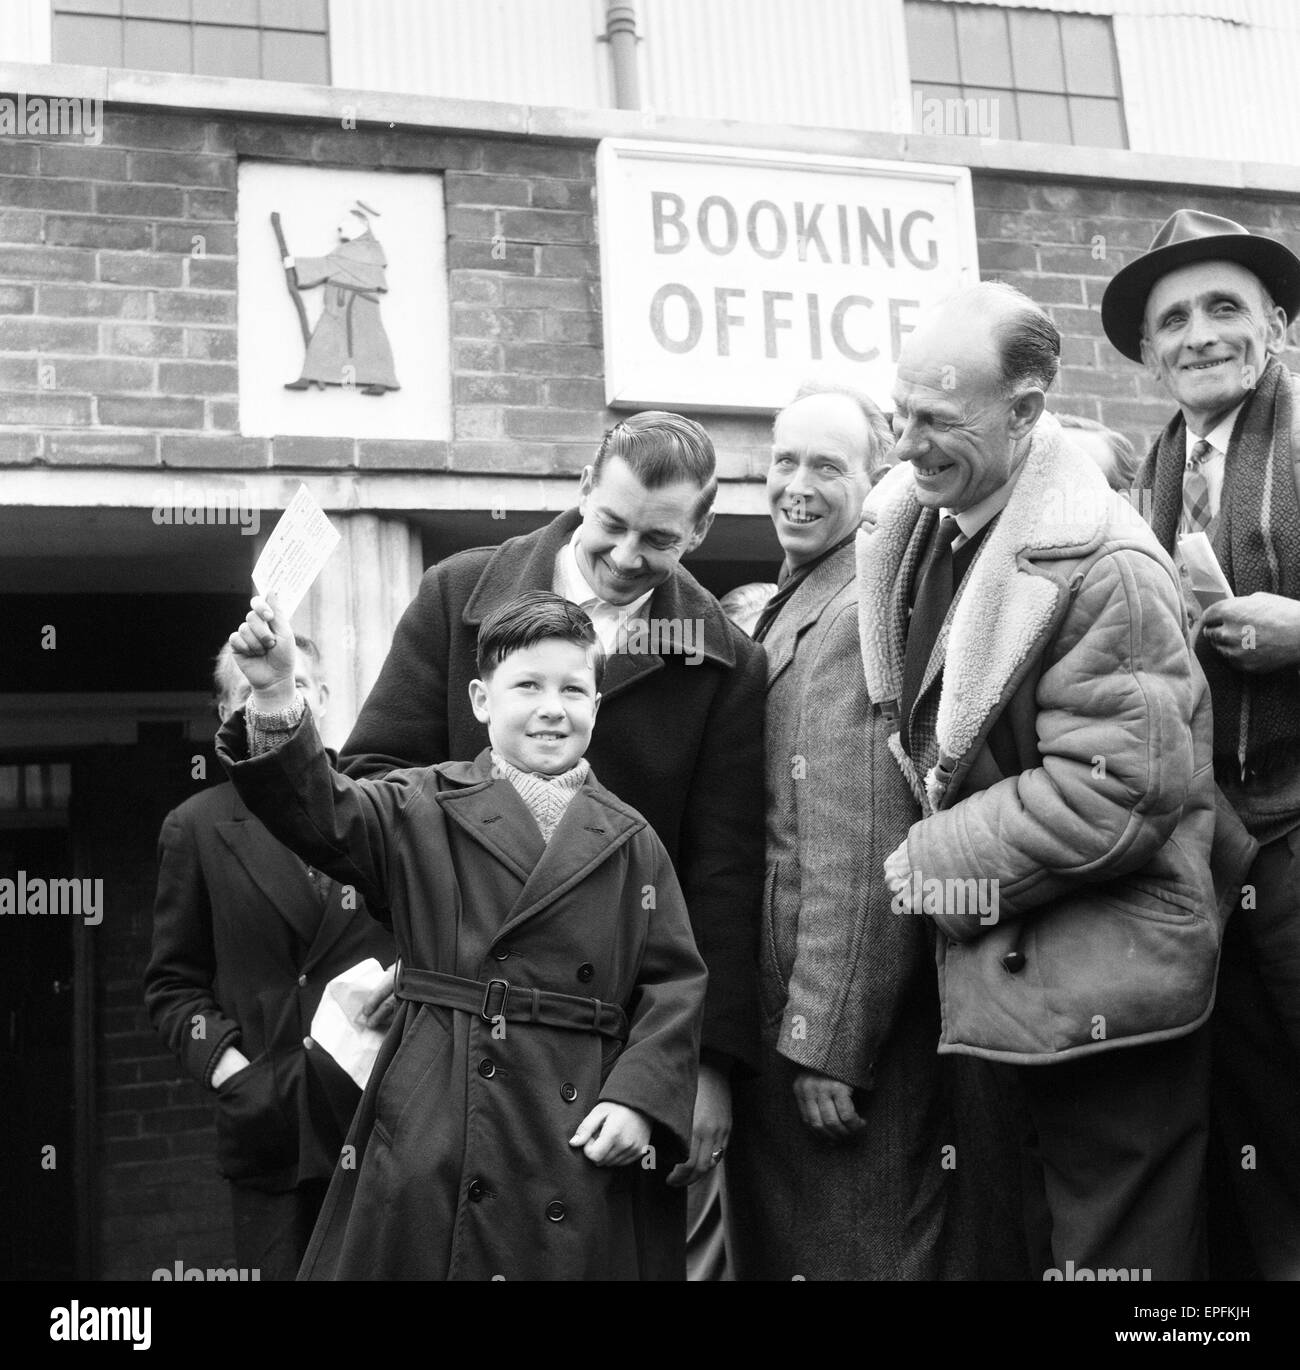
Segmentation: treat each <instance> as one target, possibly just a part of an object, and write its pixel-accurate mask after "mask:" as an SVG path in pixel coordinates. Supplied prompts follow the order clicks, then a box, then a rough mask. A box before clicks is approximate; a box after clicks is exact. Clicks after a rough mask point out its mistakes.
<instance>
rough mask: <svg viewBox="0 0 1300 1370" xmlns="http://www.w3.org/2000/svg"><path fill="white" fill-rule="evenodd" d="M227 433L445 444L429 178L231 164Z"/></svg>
mask: <svg viewBox="0 0 1300 1370" xmlns="http://www.w3.org/2000/svg"><path fill="white" fill-rule="evenodd" d="M236 247H237V252H238V258H239V260H238V280H239V334H238V338H239V427H240V431H241V432H243V433H246V434H249V435H250V436H252V435H256V436H267V437H277V436H281V435H286V436H287V435H301V436H304V437H332V438H344V439H348V438H363V439H364V438H395V439H399V440H406V441H418V442H429V441H437V440H440V439H443V440H445V439H447V438H450V436H451V357H450V348H451V340H450V332H451V328H450V319H449V309H448V300H447V227H446V210H445V207H444V201H443V185H442V177H441V176H439V175H437V174H436V173H433V172H422V171H373V170H361V169H358V168H341V167H316V166H300V165H294V164H286V163H282V162H281V163H276V162H257V161H252V160H249V161H245V162H241V164H240V167H239V219H238V229H237V237H236Z"/></svg>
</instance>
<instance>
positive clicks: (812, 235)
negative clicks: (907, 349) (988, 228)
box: [597, 138, 979, 413]
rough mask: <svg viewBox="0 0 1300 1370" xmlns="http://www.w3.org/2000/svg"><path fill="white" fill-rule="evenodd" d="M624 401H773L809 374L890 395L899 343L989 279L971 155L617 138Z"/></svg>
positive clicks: (691, 405) (611, 261)
mask: <svg viewBox="0 0 1300 1370" xmlns="http://www.w3.org/2000/svg"><path fill="white" fill-rule="evenodd" d="M597 187H598V195H599V210H600V259H601V282H602V290H603V292H604V300H603V309H604V326H605V377H606V379H605V390H606V396H605V398H606V402H607V403H608V404H610V405H612V406H616V407H617V406H629V407H631V406H646V405H651V406H655V407H661V408H667V409H682V410H691V409H696V410H701V409H703V410H715V411H716V410H732V411H739V412H744V411H766V412H768V413H770V412H772V411H773V410H774V409H776V408H778V407H779V406H780V405H781V404H782V403H784V402H785V400H787V399H788V398H789V397H790V395H791V394H792V393H793V392H794V389H795V387H796V386H797V385H798V384H799V382H800V381H802V380H804V379H805V378H807V377H808V376H809V375H810V374H820V375H839V376H840V377H841V378H843V379H845V380H851V381H852V382H853V383H854V384H856V385H857V386H859V387H861V388H863V389H865V390H866V391H867V393H868V394H870V395H872V396H873V397H874V398H875V399H876V400H877V402H879V403H883V404H886V406H887V404H888V398H889V394H890V390H891V389H892V387H893V382H894V370H895V366H896V364H897V361H898V353H899V348H900V346H901V345H902V341H903V339H904V338H905V337H906V336H907V334H908V333H909V332H911V331H912V329H913V328H915V326H916V321H917V319H918V318H919V316H920V315H921V313H922V311H924V310H925V309H926V308H927V307H928V306H929V305H931V304H934V303H935V302H937V301H938V300H941V299H943V298H944V297H945V296H947V295H950V294H952V293H953V291H955V290H958V289H960V288H961V287H962V286H965V285H973V284H974V283H975V282H976V281H978V280H979V264H978V256H977V248H976V240H975V212H974V207H973V204H972V201H971V184H970V172H969V171H968V170H967V169H966V168H965V167H949V166H932V165H926V164H923V163H917V162H882V161H871V160H866V159H859V158H851V157H821V156H806V155H803V154H798V153H788V152H768V151H752V150H750V149H746V148H728V147H707V146H700V145H694V144H680V143H650V142H638V141H634V140H631V139H613V138H607V139H605V140H604V141H603V142H602V143H601V144H600V149H599V153H598V157H597Z"/></svg>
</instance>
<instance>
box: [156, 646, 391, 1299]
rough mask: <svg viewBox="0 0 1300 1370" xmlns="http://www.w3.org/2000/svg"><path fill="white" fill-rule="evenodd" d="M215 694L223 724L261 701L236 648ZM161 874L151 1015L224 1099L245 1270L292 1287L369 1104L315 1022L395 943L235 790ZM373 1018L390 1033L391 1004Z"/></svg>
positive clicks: (223, 1142)
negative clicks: (350, 978)
mask: <svg viewBox="0 0 1300 1370" xmlns="http://www.w3.org/2000/svg"><path fill="white" fill-rule="evenodd" d="M298 645H299V646H298V657H299V671H298V680H299V684H300V686H301V688H302V689H303V690H304V692H305V693H307V694H308V695H309V696H310V697H311V698H312V699H314V700H315V701H316V705H317V708H318V709H323V707H324V701H325V699H326V698H327V697H328V690H327V688H326V686H325V684H324V681H323V679H322V676H321V668H320V659H319V653H318V652H317V650H316V647H315V644H314V643H312V642H310V641H309V640H308V639H306V638H300V639H299V640H298ZM216 684H217V690H218V713H219V715H220V717H221V718H222V720H223V721H224V720H225V719H227V718H228V717H230V715H231V714H232V713H233V712H234V710H235V709H236V708H238V707H239V705H240V703H242V700H243V698H244V696H246V695H247V693H248V687H247V685H245V684H244V682H243V680H242V677H241V676H240V675H239V672H238V670H237V669H236V667H235V666H234V663H233V661H232V660H231V656H230V651H229V648H225V649H223V651H222V653H221V655H220V656H219V657H218V663H217V672H216ZM158 866H159V869H158V893H157V899H156V902H155V905H154V923H153V953H152V956H151V958H150V962H149V967H148V969H147V971H146V972H145V977H144V992H145V1003H146V1004H147V1005H148V1009H149V1016H150V1019H151V1020H152V1022H153V1025H154V1027H155V1028H156V1029H157V1031H158V1033H159V1035H160V1036H161V1037H162V1039H163V1040H164V1041H165V1042H166V1043H167V1045H168V1047H169V1048H170V1049H171V1050H172V1051H173V1052H174V1053H175V1054H176V1057H177V1059H178V1060H179V1061H180V1063H181V1065H182V1066H183V1067H184V1068H185V1070H186V1071H187V1072H188V1073H189V1074H190V1075H192V1076H193V1077H194V1079H195V1080H197V1081H198V1082H199V1084H201V1085H202V1086H204V1088H207V1089H212V1090H214V1091H215V1102H216V1110H217V1164H218V1166H219V1167H220V1170H221V1173H222V1174H223V1175H224V1176H225V1177H226V1178H227V1179H228V1180H229V1181H230V1194H231V1204H232V1208H233V1212H234V1227H235V1257H236V1260H237V1261H238V1263H239V1265H240V1266H241V1267H243V1268H244V1269H247V1270H258V1271H260V1277H261V1278H262V1279H263V1280H291V1279H293V1278H294V1276H295V1275H296V1274H297V1273H298V1266H299V1264H300V1263H301V1261H302V1257H303V1253H304V1252H305V1251H306V1249H307V1242H308V1239H309V1238H310V1237H311V1232H312V1228H313V1226H314V1225H315V1222H316V1216H317V1214H318V1212H319V1210H320V1206H321V1203H322V1201H323V1200H324V1197H325V1190H326V1186H327V1185H328V1183H329V1178H330V1175H331V1174H332V1172H333V1170H334V1167H335V1165H336V1164H337V1162H338V1158H339V1148H340V1147H341V1146H342V1144H343V1139H344V1137H345V1136H346V1135H347V1130H348V1125H349V1124H350V1123H351V1121H352V1115H353V1113H354V1112H355V1110H356V1106H357V1102H358V1101H359V1099H360V1098H361V1091H360V1089H359V1088H358V1087H357V1085H356V1084H355V1083H354V1082H353V1081H352V1079H351V1077H350V1076H349V1075H348V1074H347V1073H346V1072H345V1071H344V1070H343V1069H342V1068H341V1067H340V1066H339V1065H338V1064H337V1063H336V1062H335V1061H334V1060H333V1059H332V1058H331V1057H330V1056H329V1055H328V1054H327V1053H326V1052H324V1051H322V1050H320V1049H319V1048H317V1047H314V1046H313V1044H312V1040H311V1037H310V1035H309V1034H310V1031H311V1022H312V1018H313V1017H314V1016H315V1013H316V1008H317V1006H318V1005H319V1003H320V999H321V994H322V993H323V991H324V989H325V986H326V985H327V984H328V983H329V981H330V980H332V979H333V978H334V977H335V976H336V975H340V974H341V973H342V972H343V971H345V970H348V969H350V968H351V967H352V966H355V965H356V964H357V963H358V962H360V961H364V960H366V959H367V958H369V957H373V958H375V959H376V960H378V961H379V962H380V963H381V964H383V965H385V966H387V965H389V964H391V962H392V960H393V940H392V937H391V935H390V934H389V933H388V932H387V931H385V929H383V928H382V927H380V926H379V924H378V923H376V922H375V921H374V919H372V918H371V917H370V916H369V915H368V913H367V912H366V908H365V904H364V903H363V902H362V901H361V900H360V899H359V898H358V897H357V895H356V891H355V889H347V888H344V887H342V886H340V885H338V884H336V883H335V882H334V881H332V880H330V879H329V878H328V877H326V876H324V875H321V874H320V873H319V872H318V871H316V870H314V869H311V868H309V867H307V866H304V864H303V863H302V862H301V861H300V860H299V859H298V858H297V857H296V856H294V855H293V853H292V852H290V851H288V850H287V849H286V848H285V847H282V846H281V845H280V844H279V843H278V842H277V841H276V840H275V838H273V837H272V836H271V834H270V833H269V832H268V831H267V830H266V829H265V828H264V827H263V826H262V824H261V823H259V822H258V821H257V819H256V818H254V817H253V816H252V814H250V813H249V811H248V809H247V808H246V806H245V805H244V802H243V800H241V799H240V798H239V796H238V795H237V794H236V793H235V789H234V786H232V785H230V784H223V785H217V786H214V787H213V788H211V789H207V790H204V791H202V793H200V794H196V795H194V796H193V797H192V798H190V799H187V800H186V801H185V803H184V804H182V805H180V807H179V808H176V809H174V810H173V811H172V812H171V813H170V814H168V815H167V819H166V821H165V822H164V824H163V828H162V833H161V835H160V836H159V839H158ZM374 1010H375V1011H374V1012H372V1015H371V1020H370V1021H371V1024H372V1025H373V1026H376V1027H381V1026H383V1025H384V1024H385V1022H386V1019H387V1017H388V1016H390V1015H391V1012H392V1008H391V1005H388V1006H387V1007H386V1009H385V1010H384V1011H382V1012H381V1011H379V1005H378V1004H376V1005H374Z"/></svg>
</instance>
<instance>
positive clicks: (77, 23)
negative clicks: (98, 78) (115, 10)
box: [54, 14, 122, 67]
mask: <svg viewBox="0 0 1300 1370" xmlns="http://www.w3.org/2000/svg"><path fill="white" fill-rule="evenodd" d="M54 60H55V61H56V62H70V63H72V64H73V65H74V66H87V67H120V66H121V65H122V21H121V20H120V19H94V18H90V17H84V18H83V17H82V16H81V15H79V14H56V15H55V16H54Z"/></svg>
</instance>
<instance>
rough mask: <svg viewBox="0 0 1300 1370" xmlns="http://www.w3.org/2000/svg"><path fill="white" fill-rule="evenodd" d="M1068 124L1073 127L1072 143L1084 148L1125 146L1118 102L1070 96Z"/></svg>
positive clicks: (1083, 96) (1085, 96)
mask: <svg viewBox="0 0 1300 1370" xmlns="http://www.w3.org/2000/svg"><path fill="white" fill-rule="evenodd" d="M1070 123H1071V124H1072V125H1073V127H1074V141H1075V142H1076V143H1079V144H1080V145H1082V146H1084V147H1125V146H1127V144H1126V143H1125V140H1124V124H1123V121H1122V120H1121V119H1120V117H1119V101H1118V100H1095V99H1093V98H1091V97H1090V96H1087V95H1071V96H1070Z"/></svg>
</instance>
